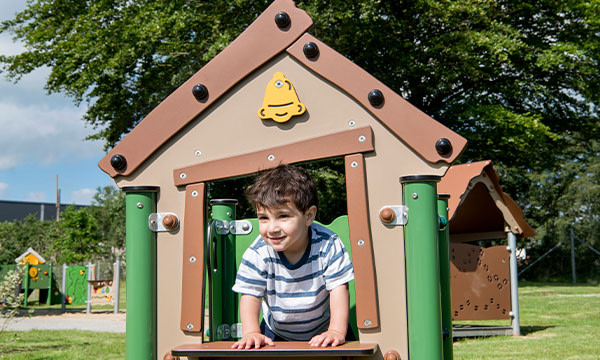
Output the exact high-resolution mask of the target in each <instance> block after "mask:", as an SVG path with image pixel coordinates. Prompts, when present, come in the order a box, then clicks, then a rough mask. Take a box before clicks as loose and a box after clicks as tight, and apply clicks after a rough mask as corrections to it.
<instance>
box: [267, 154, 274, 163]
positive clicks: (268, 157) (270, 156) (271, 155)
mask: <svg viewBox="0 0 600 360" xmlns="http://www.w3.org/2000/svg"><path fill="white" fill-rule="evenodd" d="M267 160H269V161H273V160H275V155H273V154H269V156H267Z"/></svg>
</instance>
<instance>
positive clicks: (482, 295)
mask: <svg viewBox="0 0 600 360" xmlns="http://www.w3.org/2000/svg"><path fill="white" fill-rule="evenodd" d="M438 191H440V192H444V193H448V194H450V200H449V204H448V208H449V211H448V212H449V219H450V220H449V229H450V257H451V258H450V264H451V265H450V275H451V284H452V285H451V289H452V316H453V320H492V319H510V320H511V326H510V327H504V326H464V327H463V326H460V327H455V328H454V336H455V337H463V336H484V335H510V334H512V335H520V324H519V299H518V276H517V258H516V252H517V238H526V237H530V236H533V235H535V232H534V231H533V229H532V228H531V227H530V226H529V225H528V224H527V222H526V221H525V218H524V217H523V212H522V211H521V209H520V208H519V206H518V205H517V204H516V203H515V202H514V201H513V200H512V199H511V198H510V197H509V196H508V195H507V194H505V193H504V192H503V191H502V188H501V187H500V183H499V179H498V175H497V174H496V172H495V171H494V169H493V166H492V162H491V161H479V162H474V163H470V164H462V165H454V166H452V167H450V169H449V170H448V172H447V173H446V175H445V176H444V177H443V178H442V180H441V181H440V183H439V184H438ZM499 239H506V241H507V243H506V244H507V245H508V246H507V245H497V246H489V247H483V246H482V244H483V243H485V242H489V241H490V240H499Z"/></svg>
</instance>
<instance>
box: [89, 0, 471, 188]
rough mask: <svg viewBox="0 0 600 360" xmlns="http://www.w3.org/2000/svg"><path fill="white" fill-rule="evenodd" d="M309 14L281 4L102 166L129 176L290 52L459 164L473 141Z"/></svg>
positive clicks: (394, 126)
mask: <svg viewBox="0 0 600 360" xmlns="http://www.w3.org/2000/svg"><path fill="white" fill-rule="evenodd" d="M280 12H285V13H287V14H288V16H289V18H290V24H289V25H287V26H286V27H284V28H280V27H278V26H277V24H276V23H275V21H274V19H275V15H277V14H278V13H280ZM312 23H313V22H312V19H311V18H310V17H309V16H308V14H307V13H306V12H305V11H303V10H301V9H298V8H296V5H295V4H294V2H293V1H292V0H275V1H273V3H272V4H271V5H270V6H269V7H268V8H267V9H266V10H265V11H264V12H263V13H262V14H261V15H260V16H259V17H258V18H257V19H256V20H255V21H254V22H253V23H252V24H250V26H248V28H246V30H245V31H244V32H243V33H242V34H241V35H240V36H238V37H237V38H236V39H235V40H234V41H233V42H232V43H231V44H230V45H229V46H228V47H227V48H225V49H224V50H223V51H222V52H221V53H219V54H218V55H217V56H216V57H215V58H213V59H212V60H211V61H210V62H209V63H208V64H206V65H205V66H204V67H203V68H202V69H200V70H199V71H198V72H197V73H196V74H194V75H193V76H192V77H191V78H190V79H188V80H187V81H186V82H185V83H184V84H183V85H181V86H180V87H179V88H178V89H177V90H175V91H174V92H173V93H172V94H171V95H169V97H167V98H166V99H165V100H164V101H163V102H162V103H160V104H159V105H158V106H157V107H156V108H155V109H154V110H152V112H150V114H148V116H146V118H144V119H143V120H142V121H141V122H140V123H139V124H138V125H137V126H136V127H135V128H134V129H133V130H132V131H131V132H130V133H129V134H128V135H127V136H125V137H124V138H123V140H121V142H120V143H119V144H117V146H115V147H114V148H113V149H112V150H111V151H110V152H109V153H108V154H107V155H106V156H105V157H104V158H103V159H102V160H101V161H100V162H99V164H98V165H99V166H100V168H101V169H102V170H103V171H104V172H106V173H107V174H109V175H110V176H111V177H116V176H118V175H129V174H131V173H132V172H133V171H134V170H135V169H137V168H138V167H139V166H140V165H141V164H142V163H143V162H144V161H145V160H146V159H147V158H148V157H149V156H150V155H151V154H152V153H154V152H155V151H156V150H158V149H159V148H160V147H161V146H162V145H163V144H164V143H165V142H166V141H167V140H168V139H170V138H171V137H172V136H174V135H175V134H176V133H177V132H179V131H180V130H181V129H182V128H183V127H184V126H185V125H187V124H188V123H189V122H191V121H192V120H193V119H195V118H196V117H197V116H198V115H200V114H201V113H202V112H203V111H205V110H206V109H207V108H208V107H209V106H210V105H211V104H213V103H214V102H215V101H216V100H217V99H218V98H219V97H221V96H222V95H223V94H225V93H226V92H227V91H228V90H229V89H231V88H232V87H233V86H234V85H235V84H236V83H238V82H239V81H241V80H242V79H243V78H245V77H246V76H247V75H249V74H250V73H252V72H253V71H254V70H256V69H258V68H259V67H260V66H262V65H263V64H265V63H266V62H267V61H269V60H270V59H272V58H274V57H275V56H277V55H278V54H280V53H282V52H284V51H285V52H287V54H288V55H290V56H292V57H294V58H295V59H296V60H298V61H299V62H300V63H302V64H303V65H304V66H306V67H307V68H309V69H311V70H312V71H314V72H316V73H317V74H319V75H321V76H322V77H323V78H325V79H327V80H329V81H331V82H332V83H333V84H335V85H337V86H338V87H339V88H340V89H341V90H343V91H345V92H346V93H348V95H350V96H352V97H353V98H354V99H355V100H356V101H357V102H358V103H360V104H362V105H363V106H364V107H365V109H367V110H368V111H369V112H370V113H371V114H372V115H373V116H375V117H376V118H378V119H379V120H380V121H381V122H382V123H383V124H384V125H385V126H386V127H387V128H388V129H389V130H390V131H392V132H393V133H395V134H396V135H397V136H398V137H399V138H400V139H401V140H402V141H403V142H404V143H406V144H407V145H408V146H409V147H411V148H412V149H413V150H414V151H416V152H417V153H418V154H420V155H421V156H422V157H423V158H424V159H425V160H427V161H429V162H431V163H436V162H439V161H443V162H446V163H451V162H453V161H454V160H455V159H456V158H457V157H458V155H460V153H461V152H462V150H463V149H464V147H465V145H466V139H464V138H463V137H461V136H459V135H458V134H456V133H454V132H452V131H451V130H449V129H448V128H446V127H445V126H443V125H442V124H440V123H439V122H437V121H435V120H433V119H432V118H430V117H429V116H427V115H426V114H424V113H423V112H421V111H420V110H418V109H417V108H415V107H414V106H412V105H411V104H409V103H408V102H407V101H406V100H404V99H403V98H402V97H401V96H400V95H398V94H396V93H395V92H393V91H392V90H391V89H389V88H388V87H387V86H385V85H384V84H383V83H381V82H380V81H378V80H377V79H375V78H374V77H373V76H371V75H370V74H369V73H367V72H366V71H364V70H363V69H362V68H360V67H359V66H357V65H356V64H354V63H352V62H351V61H350V60H348V59H347V58H346V57H344V56H342V55H340V54H339V53H337V52H335V50H333V49H331V48H330V47H328V46H327V45H325V44H324V43H322V42H320V41H319V40H317V39H316V38H314V37H313V36H311V35H310V34H305V32H306V31H307V30H308V28H309V27H310V26H311V25H312ZM308 42H313V43H315V44H317V46H318V49H319V52H318V55H316V56H314V57H311V58H308V57H307V56H306V55H305V54H304V51H303V47H304V45H305V44H306V43H308ZM197 84H203V85H204V86H205V87H206V89H207V90H208V96H207V97H206V98H204V99H203V100H200V101H199V100H196V98H195V97H194V96H193V94H192V89H193V87H194V86H195V85H197ZM374 89H378V90H380V91H381V93H382V94H383V98H384V99H385V100H384V102H383V103H382V104H381V105H371V103H370V102H369V100H368V94H369V92H370V91H371V90H374ZM443 138H445V139H448V140H449V141H450V143H451V145H452V149H451V151H450V152H449V153H447V154H444V155H440V154H439V153H438V151H437V150H436V146H435V145H436V141H438V140H439V139H443ZM117 154H119V155H121V156H123V157H124V158H125V160H126V166H124V167H123V168H122V169H120V170H116V169H114V168H113V167H112V166H111V164H110V160H111V158H112V157H113V156H115V155H117Z"/></svg>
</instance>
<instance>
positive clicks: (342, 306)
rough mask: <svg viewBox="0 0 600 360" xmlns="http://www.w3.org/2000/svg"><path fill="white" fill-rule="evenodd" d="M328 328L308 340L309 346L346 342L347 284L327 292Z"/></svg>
mask: <svg viewBox="0 0 600 360" xmlns="http://www.w3.org/2000/svg"><path fill="white" fill-rule="evenodd" d="M329 312H330V314H331V318H330V320H329V328H328V329H327V331H326V332H324V333H322V334H320V335H317V336H315V337H313V338H312V339H310V341H309V342H308V343H309V344H310V345H311V346H323V347H326V346H328V345H331V346H338V345H341V344H343V343H344V342H346V330H348V316H349V312H350V301H349V299H348V284H343V285H340V286H338V287H336V288H335V289H333V290H331V291H330V292H329Z"/></svg>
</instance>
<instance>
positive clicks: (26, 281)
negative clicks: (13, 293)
mask: <svg viewBox="0 0 600 360" xmlns="http://www.w3.org/2000/svg"><path fill="white" fill-rule="evenodd" d="M30 266H31V265H29V263H25V274H24V280H25V285H24V286H23V287H24V288H25V289H24V290H25V298H24V299H23V306H24V307H27V298H28V297H29V268H30Z"/></svg>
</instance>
